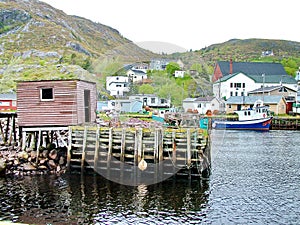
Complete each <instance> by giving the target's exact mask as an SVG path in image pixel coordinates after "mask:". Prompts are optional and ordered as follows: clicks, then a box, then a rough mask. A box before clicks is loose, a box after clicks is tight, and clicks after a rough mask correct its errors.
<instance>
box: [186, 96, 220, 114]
mask: <svg viewBox="0 0 300 225" xmlns="http://www.w3.org/2000/svg"><path fill="white" fill-rule="evenodd" d="M221 104H222V105H221ZM182 107H183V109H184V112H197V113H199V114H206V113H207V111H208V110H210V111H211V112H214V111H216V110H217V111H220V109H222V111H224V110H225V104H224V103H222V102H221V101H220V100H218V99H217V98H215V97H212V96H208V97H200V98H186V99H184V100H183V102H182Z"/></svg>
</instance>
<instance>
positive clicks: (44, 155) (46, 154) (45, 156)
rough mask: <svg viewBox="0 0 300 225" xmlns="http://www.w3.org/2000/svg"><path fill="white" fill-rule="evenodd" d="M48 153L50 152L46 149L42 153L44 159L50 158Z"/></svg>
mask: <svg viewBox="0 0 300 225" xmlns="http://www.w3.org/2000/svg"><path fill="white" fill-rule="evenodd" d="M48 153H49V151H48V150H46V149H45V150H44V151H43V152H42V156H43V157H44V158H48Z"/></svg>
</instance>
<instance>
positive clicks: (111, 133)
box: [106, 127, 113, 177]
mask: <svg viewBox="0 0 300 225" xmlns="http://www.w3.org/2000/svg"><path fill="white" fill-rule="evenodd" d="M112 142H113V128H112V127H110V128H109V132H108V150H107V151H108V152H107V161H106V167H107V177H110V161H111V156H112V147H113V146H112Z"/></svg>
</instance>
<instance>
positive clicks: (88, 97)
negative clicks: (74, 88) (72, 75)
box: [84, 90, 91, 123]
mask: <svg viewBox="0 0 300 225" xmlns="http://www.w3.org/2000/svg"><path fill="white" fill-rule="evenodd" d="M90 102H91V94H90V90H84V118H85V122H86V123H89V122H91V104H90Z"/></svg>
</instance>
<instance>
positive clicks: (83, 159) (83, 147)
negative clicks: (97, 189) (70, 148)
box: [81, 126, 87, 174]
mask: <svg viewBox="0 0 300 225" xmlns="http://www.w3.org/2000/svg"><path fill="white" fill-rule="evenodd" d="M86 143H87V126H84V133H83V141H82V154H81V174H83V172H84V162H85V152H86Z"/></svg>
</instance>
